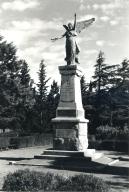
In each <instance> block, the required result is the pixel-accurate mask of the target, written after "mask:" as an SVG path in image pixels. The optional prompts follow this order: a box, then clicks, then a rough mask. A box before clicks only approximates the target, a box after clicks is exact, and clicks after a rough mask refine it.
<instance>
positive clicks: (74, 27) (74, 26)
mask: <svg viewBox="0 0 129 192" xmlns="http://www.w3.org/2000/svg"><path fill="white" fill-rule="evenodd" d="M76 23H77V21H76V13H75V15H74V25H73V30H75V29H76Z"/></svg>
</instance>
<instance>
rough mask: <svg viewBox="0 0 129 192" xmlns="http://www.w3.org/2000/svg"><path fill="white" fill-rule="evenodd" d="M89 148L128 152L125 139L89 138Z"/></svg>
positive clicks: (127, 142)
mask: <svg viewBox="0 0 129 192" xmlns="http://www.w3.org/2000/svg"><path fill="white" fill-rule="evenodd" d="M89 148H94V149H98V150H109V151H120V152H129V141H127V140H126V141H125V140H89Z"/></svg>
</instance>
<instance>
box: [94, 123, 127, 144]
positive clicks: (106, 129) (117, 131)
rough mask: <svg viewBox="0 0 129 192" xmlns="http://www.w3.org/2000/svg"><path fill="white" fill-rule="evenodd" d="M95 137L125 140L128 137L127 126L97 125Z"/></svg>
mask: <svg viewBox="0 0 129 192" xmlns="http://www.w3.org/2000/svg"><path fill="white" fill-rule="evenodd" d="M96 131H97V133H96V139H100V140H104V139H109V140H111V139H113V140H115V139H117V140H125V141H128V139H129V128H128V127H124V128H123V129H121V128H119V127H111V126H109V125H106V126H99V127H97V129H96Z"/></svg>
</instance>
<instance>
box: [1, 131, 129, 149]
mask: <svg viewBox="0 0 129 192" xmlns="http://www.w3.org/2000/svg"><path fill="white" fill-rule="evenodd" d="M52 144H53V137H52V134H35V135H32V136H22V137H12V136H10V137H9V136H0V149H6V148H25V147H33V146H45V145H52ZM89 148H93V149H98V150H116V151H121V152H128V151H129V141H127V140H96V139H95V138H94V137H89Z"/></svg>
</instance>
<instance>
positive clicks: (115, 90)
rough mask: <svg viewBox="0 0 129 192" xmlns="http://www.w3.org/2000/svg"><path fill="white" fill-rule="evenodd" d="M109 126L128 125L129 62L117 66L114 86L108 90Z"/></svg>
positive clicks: (125, 60)
mask: <svg viewBox="0 0 129 192" xmlns="http://www.w3.org/2000/svg"><path fill="white" fill-rule="evenodd" d="M109 93H110V111H111V125H114V126H121V127H124V125H125V124H128V125H129V116H128V113H129V60H128V59H124V60H123V61H122V63H121V64H120V65H119V66H118V69H117V73H116V78H115V83H114V86H113V87H112V88H111V89H110V91H109Z"/></svg>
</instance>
